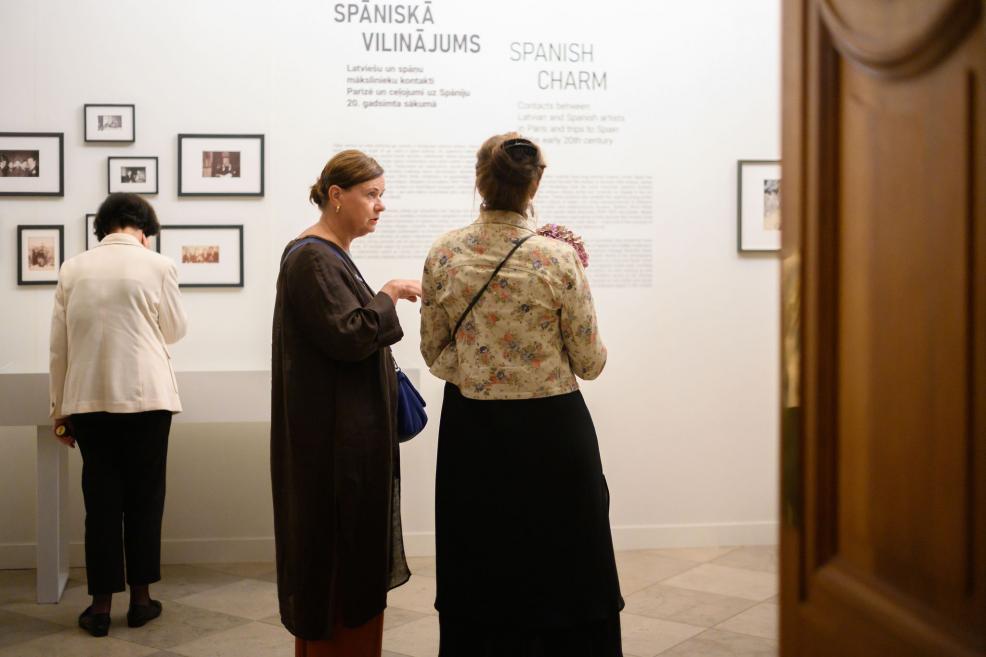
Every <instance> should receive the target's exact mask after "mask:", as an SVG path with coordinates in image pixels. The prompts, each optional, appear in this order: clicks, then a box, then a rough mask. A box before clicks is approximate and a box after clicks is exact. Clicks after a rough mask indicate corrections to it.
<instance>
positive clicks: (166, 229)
mask: <svg viewBox="0 0 986 657" xmlns="http://www.w3.org/2000/svg"><path fill="white" fill-rule="evenodd" d="M157 252H158V253H161V254H163V255H166V256H168V257H169V258H171V259H172V260H174V261H175V265H176V266H177V267H178V286H179V287H243V226H242V225H238V226H161V234H160V235H158V239H157Z"/></svg>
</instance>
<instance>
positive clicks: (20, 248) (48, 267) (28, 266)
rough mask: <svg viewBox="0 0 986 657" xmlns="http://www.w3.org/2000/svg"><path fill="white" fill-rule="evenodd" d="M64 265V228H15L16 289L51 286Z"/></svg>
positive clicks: (55, 281)
mask: <svg viewBox="0 0 986 657" xmlns="http://www.w3.org/2000/svg"><path fill="white" fill-rule="evenodd" d="M64 261H65V228H64V226H18V227H17V284H18V285H55V284H56V283H58V270H59V269H61V266H62V263H63V262H64Z"/></svg>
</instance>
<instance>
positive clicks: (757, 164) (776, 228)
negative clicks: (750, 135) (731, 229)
mask: <svg viewBox="0 0 986 657" xmlns="http://www.w3.org/2000/svg"><path fill="white" fill-rule="evenodd" d="M736 193H737V201H736V215H737V216H736V224H737V226H736V230H737V248H738V250H739V251H740V252H741V253H743V252H755V251H780V250H781V163H780V161H779V160H740V161H739V164H738V165H737V172H736Z"/></svg>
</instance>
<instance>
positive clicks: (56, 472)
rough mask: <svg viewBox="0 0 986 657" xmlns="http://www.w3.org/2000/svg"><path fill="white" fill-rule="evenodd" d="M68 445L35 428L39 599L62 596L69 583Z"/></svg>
mask: <svg viewBox="0 0 986 657" xmlns="http://www.w3.org/2000/svg"><path fill="white" fill-rule="evenodd" d="M67 449H68V448H67V447H65V446H64V445H62V444H61V443H60V442H59V441H58V440H57V439H56V438H55V436H54V435H53V434H52V432H51V427H50V426H39V427H38V602H39V603H56V602H58V601H59V600H61V599H62V593H63V592H64V591H65V584H66V582H68V522H67V516H68V514H67V513H66V512H65V510H66V509H67V508H68V455H67V454H66V450H67Z"/></svg>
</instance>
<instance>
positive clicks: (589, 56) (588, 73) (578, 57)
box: [510, 41, 609, 91]
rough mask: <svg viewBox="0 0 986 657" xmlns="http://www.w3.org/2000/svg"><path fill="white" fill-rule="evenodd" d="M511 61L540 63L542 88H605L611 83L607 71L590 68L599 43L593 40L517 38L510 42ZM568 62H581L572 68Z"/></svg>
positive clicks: (586, 89)
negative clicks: (521, 39) (569, 40)
mask: <svg viewBox="0 0 986 657" xmlns="http://www.w3.org/2000/svg"><path fill="white" fill-rule="evenodd" d="M510 61H512V62H530V63H533V64H537V65H538V69H539V70H538V71H537V86H538V88H539V89H544V90H552V91H605V90H606V89H607V88H608V85H609V79H608V76H607V75H606V71H598V70H593V69H590V68H588V66H589V65H591V64H594V63H595V61H596V47H595V44H592V43H581V42H560V43H543V42H537V41H514V42H513V43H511V44H510ZM569 65H578V66H573V67H572V68H569V67H568V66H569ZM549 66H550V68H549Z"/></svg>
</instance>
